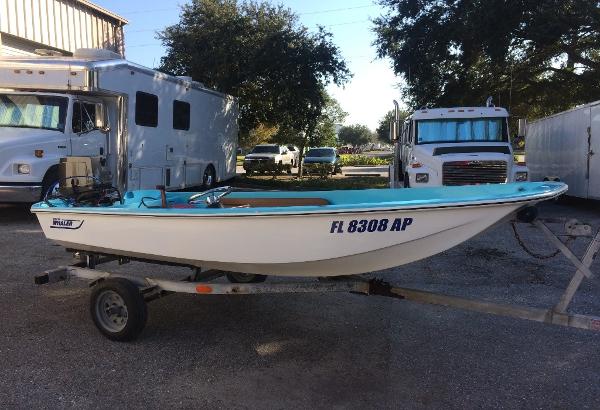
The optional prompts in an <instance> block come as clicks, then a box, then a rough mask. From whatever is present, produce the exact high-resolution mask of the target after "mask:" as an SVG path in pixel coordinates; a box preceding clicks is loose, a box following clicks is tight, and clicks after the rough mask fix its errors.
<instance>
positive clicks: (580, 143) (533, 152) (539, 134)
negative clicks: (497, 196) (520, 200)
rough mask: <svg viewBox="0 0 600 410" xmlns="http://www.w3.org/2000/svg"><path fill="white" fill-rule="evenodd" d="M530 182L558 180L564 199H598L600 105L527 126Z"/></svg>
mask: <svg viewBox="0 0 600 410" xmlns="http://www.w3.org/2000/svg"><path fill="white" fill-rule="evenodd" d="M525 155H526V158H527V164H528V165H529V168H530V170H531V180H532V181H543V180H559V181H563V182H565V183H567V184H568V185H569V191H568V192H567V195H571V196H575V197H579V198H591V199H600V101H596V102H593V103H590V104H586V105H583V106H581V107H576V108H573V109H572V110H568V111H564V112H561V113H558V114H555V115H552V116H550V117H546V118H542V119H539V120H537V121H533V122H531V123H529V124H527V131H526V133H525Z"/></svg>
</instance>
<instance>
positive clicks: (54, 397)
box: [0, 203, 600, 409]
mask: <svg viewBox="0 0 600 410" xmlns="http://www.w3.org/2000/svg"><path fill="white" fill-rule="evenodd" d="M599 208H600V207H598V206H597V204H590V203H587V204H586V203H583V204H581V203H578V204H564V203H558V204H548V205H545V206H543V207H542V212H541V215H542V216H551V217H558V216H561V217H577V218H579V219H580V220H582V221H585V222H588V223H591V224H592V225H593V226H594V229H598V227H600V210H599ZM553 227H554V228H555V229H556V228H557V227H558V225H554V226H553ZM113 229H114V233H115V235H119V234H121V232H120V230H119V226H118V225H115V226H114V228H113ZM0 232H1V235H0V250H1V255H2V257H1V259H0V312H2V314H1V316H0V328H1V331H0V406H1V407H2V408H65V407H76V408H166V407H169V408H171V407H175V408H227V409H242V408H256V409H270V408H277V409H280V408H302V409H304V408H319V409H320V408H323V409H331V408H344V409H346V408H361V409H363V408H374V409H380V408H394V409H395V408H409V409H411V408H417V409H423V408H444V409H446V408H460V409H464V408H468V409H471V408H473V409H474V408H528V409H529V408H553V409H557V408H558V409H564V408H572V409H586V408H587V409H597V408H600V383H599V380H600V332H592V331H586V330H579V329H572V328H566V327H559V326H552V325H547V324H542V323H533V322H528V321H525V320H519V319H510V318H502V317H496V316H490V315H486V314H479V313H473V312H464V311H460V310H456V309H449V308H443V307H433V306H423V305H418V304H414V303H410V302H405V301H399V300H394V299H386V298H381V297H365V296H359V295H353V294H333V295H332V294H327V295H325V294H297V295H246V296H240V295H232V296H191V295H172V296H169V297H166V298H163V299H159V300H156V301H154V302H152V303H150V304H149V306H148V309H149V320H148V324H147V327H146V329H145V330H144V332H143V333H142V334H141V337H140V338H139V339H138V340H137V341H135V342H133V343H115V342H111V341H109V340H107V339H105V338H104V337H103V336H101V334H100V333H99V332H98V331H97V330H96V328H95V327H94V325H93V324H92V322H91V320H90V317H89V312H88V304H89V299H88V298H89V293H90V290H89V288H88V286H87V284H85V283H83V282H77V281H73V282H71V283H68V284H54V285H43V286H36V285H34V284H33V276H34V275H35V274H37V273H39V272H41V271H43V270H45V269H49V268H54V267H56V266H58V265H64V264H67V263H69V262H70V261H71V258H70V256H69V254H67V253H66V252H65V251H64V250H63V249H62V248H61V247H60V246H56V245H54V244H52V243H51V242H49V241H47V240H46V239H45V238H44V236H43V234H42V233H41V230H40V228H39V226H38V224H37V222H36V220H35V218H34V217H33V216H32V215H30V214H29V212H28V210H27V209H26V208H24V207H2V208H0ZM520 232H521V235H522V236H523V237H524V238H525V240H526V242H527V243H529V244H530V246H531V247H533V248H535V250H536V251H538V252H540V253H550V252H551V251H552V248H551V247H550V246H548V245H547V244H546V242H545V241H544V240H543V236H542V235H541V234H540V233H539V232H537V231H536V229H535V228H532V227H530V226H521V227H520ZM255 239H256V240H259V238H255ZM205 240H213V238H210V237H207V236H205V235H204V234H203V233H202V232H198V244H199V246H201V244H202V241H205ZM249 240H253V238H249ZM223 246H227V244H223ZM298 246H302V245H301V244H298ZM585 246H586V241H585V240H583V239H578V240H577V241H576V242H575V243H574V248H575V250H576V253H577V254H578V255H581V254H582V253H583V252H584V250H585ZM232 252H235V250H232ZM290 252H293V250H290ZM105 269H107V270H108V269H115V270H122V271H127V272H131V273H132V274H136V275H150V274H153V275H158V276H163V277H177V276H183V275H186V274H188V273H189V271H188V270H186V269H182V268H169V267H156V266H148V265H144V264H140V263H131V264H129V265H123V266H121V267H117V266H110V265H107V266H106V268H105ZM592 272H594V273H595V274H600V261H598V260H597V261H596V263H595V265H593V266H592ZM572 273H573V268H572V266H571V265H570V263H569V262H568V261H567V260H566V259H565V258H564V257H562V256H557V257H555V258H551V259H546V260H537V259H533V258H531V257H530V256H528V255H527V254H526V253H525V252H524V251H523V250H522V249H521V248H519V246H518V245H517V242H516V241H515V239H514V237H513V235H512V231H511V229H510V226H509V225H508V224H502V225H500V226H498V227H496V228H495V229H494V230H492V231H489V232H487V233H485V234H482V235H480V236H478V237H477V238H474V239H472V240H470V241H468V242H466V243H464V244H462V245H460V246H458V247H456V248H453V249H451V250H449V251H447V252H444V253H442V254H440V255H437V256H434V257H431V258H428V259H426V260H424V261H420V262H416V263H412V264H409V265H406V266H402V267H398V268H395V269H390V270H387V271H383V272H378V273H377V274H376V275H375V276H378V277H382V278H384V279H386V280H388V281H390V282H393V283H396V284H400V285H402V286H408V287H415V288H420V289H427V290H431V291H436V292H444V293H450V294H456V295H461V296H468V297H474V298H485V299H487V300H491V301H495V302H503V303H519V304H526V305H531V306H540V307H546V306H550V305H552V304H553V303H555V302H556V301H557V300H558V297H559V296H560V294H561V293H562V290H563V289H564V288H565V287H566V286H567V284H568V281H569V279H570V277H571V274H572ZM572 308H573V310H574V311H577V312H579V313H585V314H597V315H598V314H600V282H599V281H598V279H597V278H596V279H595V280H594V281H586V282H585V283H584V285H583V287H582V289H581V291H580V293H579V294H578V296H577V297H576V299H575V301H574V304H573V306H572Z"/></svg>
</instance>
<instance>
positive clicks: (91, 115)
mask: <svg viewBox="0 0 600 410" xmlns="http://www.w3.org/2000/svg"><path fill="white" fill-rule="evenodd" d="M96 112H97V111H96V104H93V103H86V102H80V101H76V102H74V103H73V119H72V121H71V125H72V128H73V132H74V133H76V134H79V133H83V132H89V131H92V130H95V129H97V128H98V122H97V120H96Z"/></svg>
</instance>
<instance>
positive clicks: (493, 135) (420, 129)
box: [417, 118, 508, 144]
mask: <svg viewBox="0 0 600 410" xmlns="http://www.w3.org/2000/svg"><path fill="white" fill-rule="evenodd" d="M504 121H505V119H504V118H474V119H448V120H420V121H418V122H417V144H431V143H443V142H487V141H489V142H506V141H507V140H508V139H507V135H506V129H505V127H503V124H504Z"/></svg>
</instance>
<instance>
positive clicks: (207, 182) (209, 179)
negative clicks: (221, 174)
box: [202, 165, 216, 189]
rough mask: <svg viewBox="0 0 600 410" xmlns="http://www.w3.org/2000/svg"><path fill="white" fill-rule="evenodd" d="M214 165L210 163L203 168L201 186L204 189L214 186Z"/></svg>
mask: <svg viewBox="0 0 600 410" xmlns="http://www.w3.org/2000/svg"><path fill="white" fill-rule="evenodd" d="M215 175H216V172H215V167H213V166H212V165H208V166H207V167H206V169H205V170H204V175H203V176H202V187H203V188H204V189H212V187H214V186H215Z"/></svg>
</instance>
